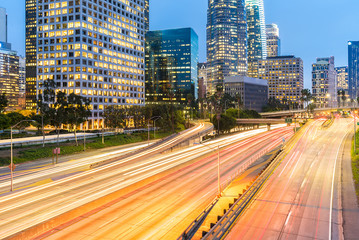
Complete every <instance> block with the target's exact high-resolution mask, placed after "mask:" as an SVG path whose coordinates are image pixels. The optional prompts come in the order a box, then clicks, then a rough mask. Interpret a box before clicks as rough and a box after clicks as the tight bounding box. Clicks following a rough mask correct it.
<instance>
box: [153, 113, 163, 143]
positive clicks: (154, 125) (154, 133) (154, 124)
mask: <svg viewBox="0 0 359 240" xmlns="http://www.w3.org/2000/svg"><path fill="white" fill-rule="evenodd" d="M160 118H162V117H161V116H159V117H158V118H156V119H155V120H154V121H153V138H154V139H156V121H157V120H158V119H160Z"/></svg>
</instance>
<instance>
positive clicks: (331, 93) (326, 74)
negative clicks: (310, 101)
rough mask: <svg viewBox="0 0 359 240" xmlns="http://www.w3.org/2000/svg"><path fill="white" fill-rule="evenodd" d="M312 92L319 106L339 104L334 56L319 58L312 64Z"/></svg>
mask: <svg viewBox="0 0 359 240" xmlns="http://www.w3.org/2000/svg"><path fill="white" fill-rule="evenodd" d="M312 93H313V97H314V98H315V100H316V104H317V106H318V107H321V108H325V107H336V106H337V81H336V72H335V67H334V57H329V58H317V62H316V63H314V64H313V65H312Z"/></svg>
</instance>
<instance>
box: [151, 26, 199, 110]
mask: <svg viewBox="0 0 359 240" xmlns="http://www.w3.org/2000/svg"><path fill="white" fill-rule="evenodd" d="M197 64H198V36H197V34H196V33H195V32H194V31H193V29H192V28H180V29H169V30H161V31H149V32H147V34H146V104H156V103H159V102H162V103H169V102H171V101H172V102H174V103H176V104H182V103H187V96H188V94H192V95H193V97H194V98H196V99H197V98H198V91H197V89H198V76H197Z"/></svg>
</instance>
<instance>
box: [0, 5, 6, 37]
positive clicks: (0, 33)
mask: <svg viewBox="0 0 359 240" xmlns="http://www.w3.org/2000/svg"><path fill="white" fill-rule="evenodd" d="M0 42H5V43H6V42H7V14H6V9H5V8H1V7H0Z"/></svg>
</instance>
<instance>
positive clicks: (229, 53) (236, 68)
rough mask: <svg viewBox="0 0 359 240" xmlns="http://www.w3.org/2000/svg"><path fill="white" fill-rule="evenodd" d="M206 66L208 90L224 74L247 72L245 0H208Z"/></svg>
mask: <svg viewBox="0 0 359 240" xmlns="http://www.w3.org/2000/svg"><path fill="white" fill-rule="evenodd" d="M207 67H208V82H210V86H211V89H208V90H207V91H208V92H210V93H211V94H213V93H215V92H216V87H217V85H220V86H222V85H223V81H224V78H225V77H227V76H235V75H242V76H244V75H246V74H247V24H246V13H245V6H244V0H236V1H233V0H208V11H207Z"/></svg>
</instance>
